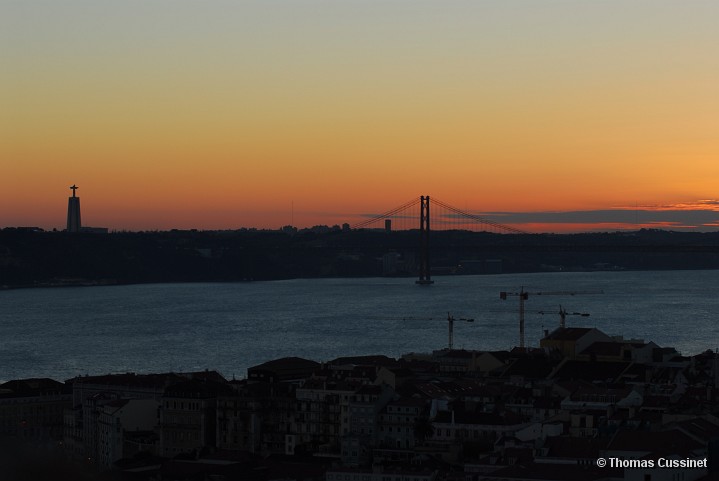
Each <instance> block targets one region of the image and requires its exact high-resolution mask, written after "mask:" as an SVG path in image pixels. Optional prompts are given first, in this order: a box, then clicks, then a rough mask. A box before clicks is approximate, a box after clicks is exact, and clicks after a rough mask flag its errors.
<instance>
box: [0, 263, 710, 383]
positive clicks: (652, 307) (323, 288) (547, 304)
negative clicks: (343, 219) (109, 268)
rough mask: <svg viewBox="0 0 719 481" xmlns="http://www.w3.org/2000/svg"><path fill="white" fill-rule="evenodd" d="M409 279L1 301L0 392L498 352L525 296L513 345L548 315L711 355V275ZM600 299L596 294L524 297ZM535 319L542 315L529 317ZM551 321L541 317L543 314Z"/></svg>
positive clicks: (36, 292) (103, 290) (110, 291)
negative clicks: (26, 386)
mask: <svg viewBox="0 0 719 481" xmlns="http://www.w3.org/2000/svg"><path fill="white" fill-rule="evenodd" d="M435 281H436V283H435V284H434V285H433V286H429V287H423V286H417V285H415V284H414V280H413V279H379V278H372V279H319V280H318V279H312V280H308V279H300V280H290V281H275V282H251V283H231V284H152V285H132V286H108V287H74V288H51V289H27V290H8V291H0V380H9V379H14V378H26V377H52V378H55V379H59V380H63V379H66V378H70V377H74V376H76V375H78V374H86V373H88V374H104V373H109V372H126V371H134V372H158V371H170V370H172V371H187V370H199V369H205V368H209V369H217V370H218V371H220V372H221V373H223V374H224V375H226V376H228V377H231V376H233V375H234V376H236V377H238V378H239V377H243V376H245V375H246V370H247V367H248V366H252V365H255V364H258V363H261V362H264V361H267V360H270V359H275V358H278V357H283V356H301V357H307V358H311V359H315V360H317V361H322V360H330V359H333V358H335V357H339V356H344V355H356V354H386V355H389V356H399V355H401V354H403V353H407V352H413V351H414V352H425V351H431V350H432V349H438V348H442V347H446V345H447V321H446V318H447V313H448V312H450V313H451V314H452V315H453V316H454V317H457V318H460V317H467V318H474V319H475V322H473V323H465V322H455V347H464V348H467V349H508V348H511V347H512V346H514V345H517V343H518V338H519V334H518V327H517V326H518V299H517V297H509V298H508V299H507V300H506V301H502V300H500V298H499V292H500V291H510V292H516V291H518V290H519V289H520V288H521V287H522V286H524V288H525V290H527V291H528V292H530V295H529V299H528V300H527V302H526V336H527V342H528V344H529V345H537V344H538V342H539V338H540V336H541V332H542V329H553V328H554V327H555V326H556V325H557V324H558V322H559V316H558V315H556V314H554V313H555V312H556V311H558V310H559V305H560V304H561V305H562V306H564V307H565V308H566V309H567V310H568V311H570V312H572V311H581V312H587V313H589V314H590V317H580V316H568V317H567V324H568V325H577V326H589V327H597V328H599V329H602V330H603V331H605V332H606V333H608V334H621V335H624V336H625V337H634V338H643V339H645V340H653V341H654V342H656V343H658V344H659V345H662V346H674V347H676V348H677V349H679V350H680V351H682V352H683V353H684V354H694V353H697V352H700V351H703V350H706V349H716V348H717V347H719V327H718V325H717V317H718V316H717V312H719V295H717V286H719V271H667V272H592V273H542V274H522V275H516V274H512V275H494V276H457V277H436V278H435ZM567 291H603V293H602V294H578V295H574V296H570V295H536V294H535V293H539V292H544V293H546V292H567ZM540 311H544V312H546V313H545V314H540ZM549 311H551V313H550V312H549Z"/></svg>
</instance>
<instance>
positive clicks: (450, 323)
mask: <svg viewBox="0 0 719 481" xmlns="http://www.w3.org/2000/svg"><path fill="white" fill-rule="evenodd" d="M373 319H382V320H400V321H435V320H438V319H442V318H441V317H414V316H409V317H375V318H373ZM454 321H463V322H474V319H467V318H464V317H460V318H455V317H453V316H452V315H451V314H450V313H449V312H448V313H447V335H448V346H449V350H450V351H451V350H452V348H453V347H454Z"/></svg>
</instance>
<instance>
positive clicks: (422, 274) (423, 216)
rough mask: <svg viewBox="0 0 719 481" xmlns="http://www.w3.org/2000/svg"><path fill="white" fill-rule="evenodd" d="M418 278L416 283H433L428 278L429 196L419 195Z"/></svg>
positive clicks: (425, 284) (423, 284)
mask: <svg viewBox="0 0 719 481" xmlns="http://www.w3.org/2000/svg"><path fill="white" fill-rule="evenodd" d="M419 246H420V247H419V280H417V281H416V283H417V284H419V285H422V286H427V285H430V284H434V281H433V280H432V279H431V278H430V268H429V196H428V195H427V196H424V195H423V196H421V197H420V214H419Z"/></svg>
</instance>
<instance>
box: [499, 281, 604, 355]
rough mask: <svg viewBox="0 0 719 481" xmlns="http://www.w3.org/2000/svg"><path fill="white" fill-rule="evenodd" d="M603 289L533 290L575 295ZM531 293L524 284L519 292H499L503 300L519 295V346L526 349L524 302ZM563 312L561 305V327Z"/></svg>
mask: <svg viewBox="0 0 719 481" xmlns="http://www.w3.org/2000/svg"><path fill="white" fill-rule="evenodd" d="M602 293H603V291H549V292H532V293H531V294H532V295H533V296H574V295H577V294H602ZM529 295H530V293H529V292H527V291H525V290H524V286H522V287H521V288H520V290H519V292H506V291H502V292H500V293H499V298H500V299H502V300H503V301H505V300H507V297H509V296H515V297H519V347H520V348H522V349H524V347H525V346H524V302H525V301H526V300H527V299H529ZM566 314H567V313H566V311H564V315H562V314H561V307H560V327H564V326H565V322H564V318H565V316H566Z"/></svg>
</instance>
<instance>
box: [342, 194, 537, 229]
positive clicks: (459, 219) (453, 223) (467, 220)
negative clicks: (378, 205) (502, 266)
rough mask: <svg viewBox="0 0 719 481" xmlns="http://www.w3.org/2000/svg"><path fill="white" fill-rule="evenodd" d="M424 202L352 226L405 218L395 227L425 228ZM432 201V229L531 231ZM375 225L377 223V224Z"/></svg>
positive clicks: (365, 225) (379, 226) (359, 226)
mask: <svg viewBox="0 0 719 481" xmlns="http://www.w3.org/2000/svg"><path fill="white" fill-rule="evenodd" d="M420 204H421V197H415V198H414V199H412V200H410V201H408V202H405V203H404V204H402V205H400V206H397V207H395V208H394V209H390V210H388V211H387V212H384V213H382V214H379V215H374V216H372V217H369V218H367V219H365V220H363V221H360V222H357V223H356V224H354V225H352V226H351V228H352V229H365V228H371V227H374V228H378V229H379V228H382V227H383V226H382V225H380V222H382V221H385V220H388V219H390V220H400V219H401V220H402V222H401V225H399V226H394V228H395V229H396V230H405V229H421V222H422V220H421V212H420V208H419V207H420ZM432 204H433V205H434V208H433V209H432V225H433V227H432V230H476V228H477V227H480V226H481V227H482V228H484V230H492V231H495V232H504V233H509V234H527V232H525V231H523V230H521V229H517V228H516V227H512V226H509V225H505V224H501V223H499V222H495V221H492V220H488V219H485V218H483V217H480V216H479V215H476V214H471V213H469V212H466V211H464V210H462V209H459V208H457V207H454V206H452V205H450V204H447V203H446V202H443V201H441V200H437V198H435V197H432ZM373 224H375V225H374V226H373ZM398 227H399V228H398ZM473 227H474V229H473Z"/></svg>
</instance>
